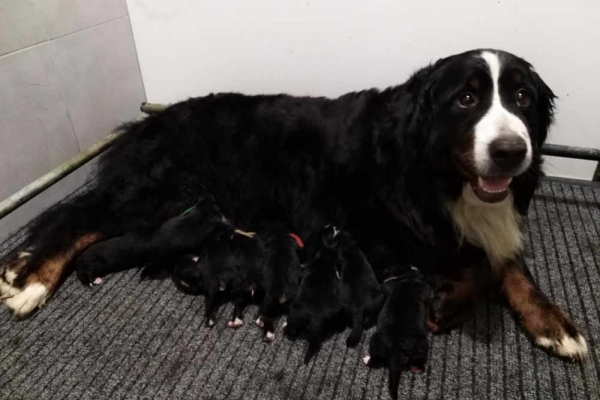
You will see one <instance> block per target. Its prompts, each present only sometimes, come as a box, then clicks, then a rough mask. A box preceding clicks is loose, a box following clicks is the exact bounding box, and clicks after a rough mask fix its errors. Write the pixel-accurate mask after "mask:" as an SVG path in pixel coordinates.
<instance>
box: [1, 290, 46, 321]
mask: <svg viewBox="0 0 600 400" xmlns="http://www.w3.org/2000/svg"><path fill="white" fill-rule="evenodd" d="M48 294H49V293H48V289H46V287H45V286H44V285H42V284H41V283H34V284H31V285H29V286H27V287H26V288H25V289H23V290H22V291H20V292H18V293H16V294H15V295H14V296H12V297H10V298H8V299H6V306H7V307H8V308H10V309H11V310H13V312H14V314H15V316H18V317H19V316H22V315H26V314H29V313H30V312H32V311H33V310H35V309H36V308H38V307H41V306H42V305H43V304H44V303H45V302H46V299H47V298H48Z"/></svg>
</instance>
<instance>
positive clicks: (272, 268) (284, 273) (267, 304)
mask: <svg viewBox="0 0 600 400" xmlns="http://www.w3.org/2000/svg"><path fill="white" fill-rule="evenodd" d="M302 246H303V245H302V242H301V241H300V240H299V239H298V238H297V236H295V235H293V234H290V231H289V230H288V229H287V228H285V226H283V225H279V224H277V225H271V226H269V227H268V228H267V234H266V244H265V248H266V256H265V262H264V267H263V279H264V300H263V302H262V304H261V306H260V310H259V317H258V319H257V320H256V325H258V326H259V327H260V328H262V329H263V333H264V340H265V341H268V342H271V341H273V340H275V320H276V319H277V318H278V317H279V316H280V315H281V314H282V313H283V312H284V311H285V310H286V308H287V306H288V304H289V302H290V301H292V300H293V299H294V298H295V297H296V295H297V293H298V288H299V285H300V260H299V258H298V250H299V249H300V248H301V247H302Z"/></svg>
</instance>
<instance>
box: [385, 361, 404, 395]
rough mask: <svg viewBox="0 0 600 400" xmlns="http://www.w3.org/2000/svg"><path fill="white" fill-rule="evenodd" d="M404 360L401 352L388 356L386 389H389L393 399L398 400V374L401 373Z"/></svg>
mask: <svg viewBox="0 0 600 400" xmlns="http://www.w3.org/2000/svg"><path fill="white" fill-rule="evenodd" d="M405 362H406V357H405V356H404V355H403V354H394V355H392V357H391V358H390V366H389V377H388V389H389V391H390V396H391V397H392V399H394V400H398V387H399V386H400V376H401V375H402V368H404V363H405Z"/></svg>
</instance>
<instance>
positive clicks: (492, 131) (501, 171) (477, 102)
mask: <svg viewBox="0 0 600 400" xmlns="http://www.w3.org/2000/svg"><path fill="white" fill-rule="evenodd" d="M408 91H409V92H410V94H411V98H412V102H413V107H412V111H411V113H412V114H411V117H410V121H409V127H412V131H414V132H418V138H417V140H418V143H419V147H420V148H421V149H423V152H424V153H425V154H426V155H427V156H429V157H431V159H430V161H429V162H430V163H437V165H439V166H440V168H444V169H446V170H448V169H449V170H451V171H449V172H451V173H452V175H453V176H454V177H458V179H456V178H455V179H454V181H456V183H457V184H459V183H460V190H462V188H463V187H464V188H465V189H466V190H470V191H472V192H473V194H474V195H475V196H474V197H475V198H476V199H478V200H479V201H481V202H485V203H496V202H500V201H502V200H504V199H505V198H507V196H508V194H509V192H510V190H511V187H512V186H513V185H511V182H512V181H513V179H516V178H517V177H520V176H524V175H526V174H527V172H528V171H530V170H532V169H535V170H536V171H537V170H538V169H539V167H540V164H541V157H540V148H541V146H542V144H543V143H544V141H545V140H546V136H547V132H548V128H549V126H550V124H551V122H552V117H553V110H554V98H555V96H554V94H553V93H552V90H550V88H549V87H548V86H547V85H546V84H545V83H544V82H543V81H542V79H541V78H540V76H539V75H538V74H537V73H536V71H535V70H534V69H533V67H532V66H531V65H530V64H529V63H528V62H526V61H525V60H523V59H521V58H518V57H516V56H514V55H512V54H509V53H506V52H502V51H496V50H475V51H470V52H467V53H462V54H458V55H455V56H451V57H448V58H445V59H442V60H439V61H438V62H436V63H435V64H434V65H432V66H429V67H427V68H425V69H423V70H421V71H418V72H417V73H416V74H415V75H414V76H413V78H412V79H411V80H410V81H409V83H408ZM455 189H457V190H455V192H456V191H458V188H455Z"/></svg>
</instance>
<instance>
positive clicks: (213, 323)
mask: <svg viewBox="0 0 600 400" xmlns="http://www.w3.org/2000/svg"><path fill="white" fill-rule="evenodd" d="M208 326H209V327H213V326H215V321H214V320H212V319H209V320H208Z"/></svg>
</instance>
